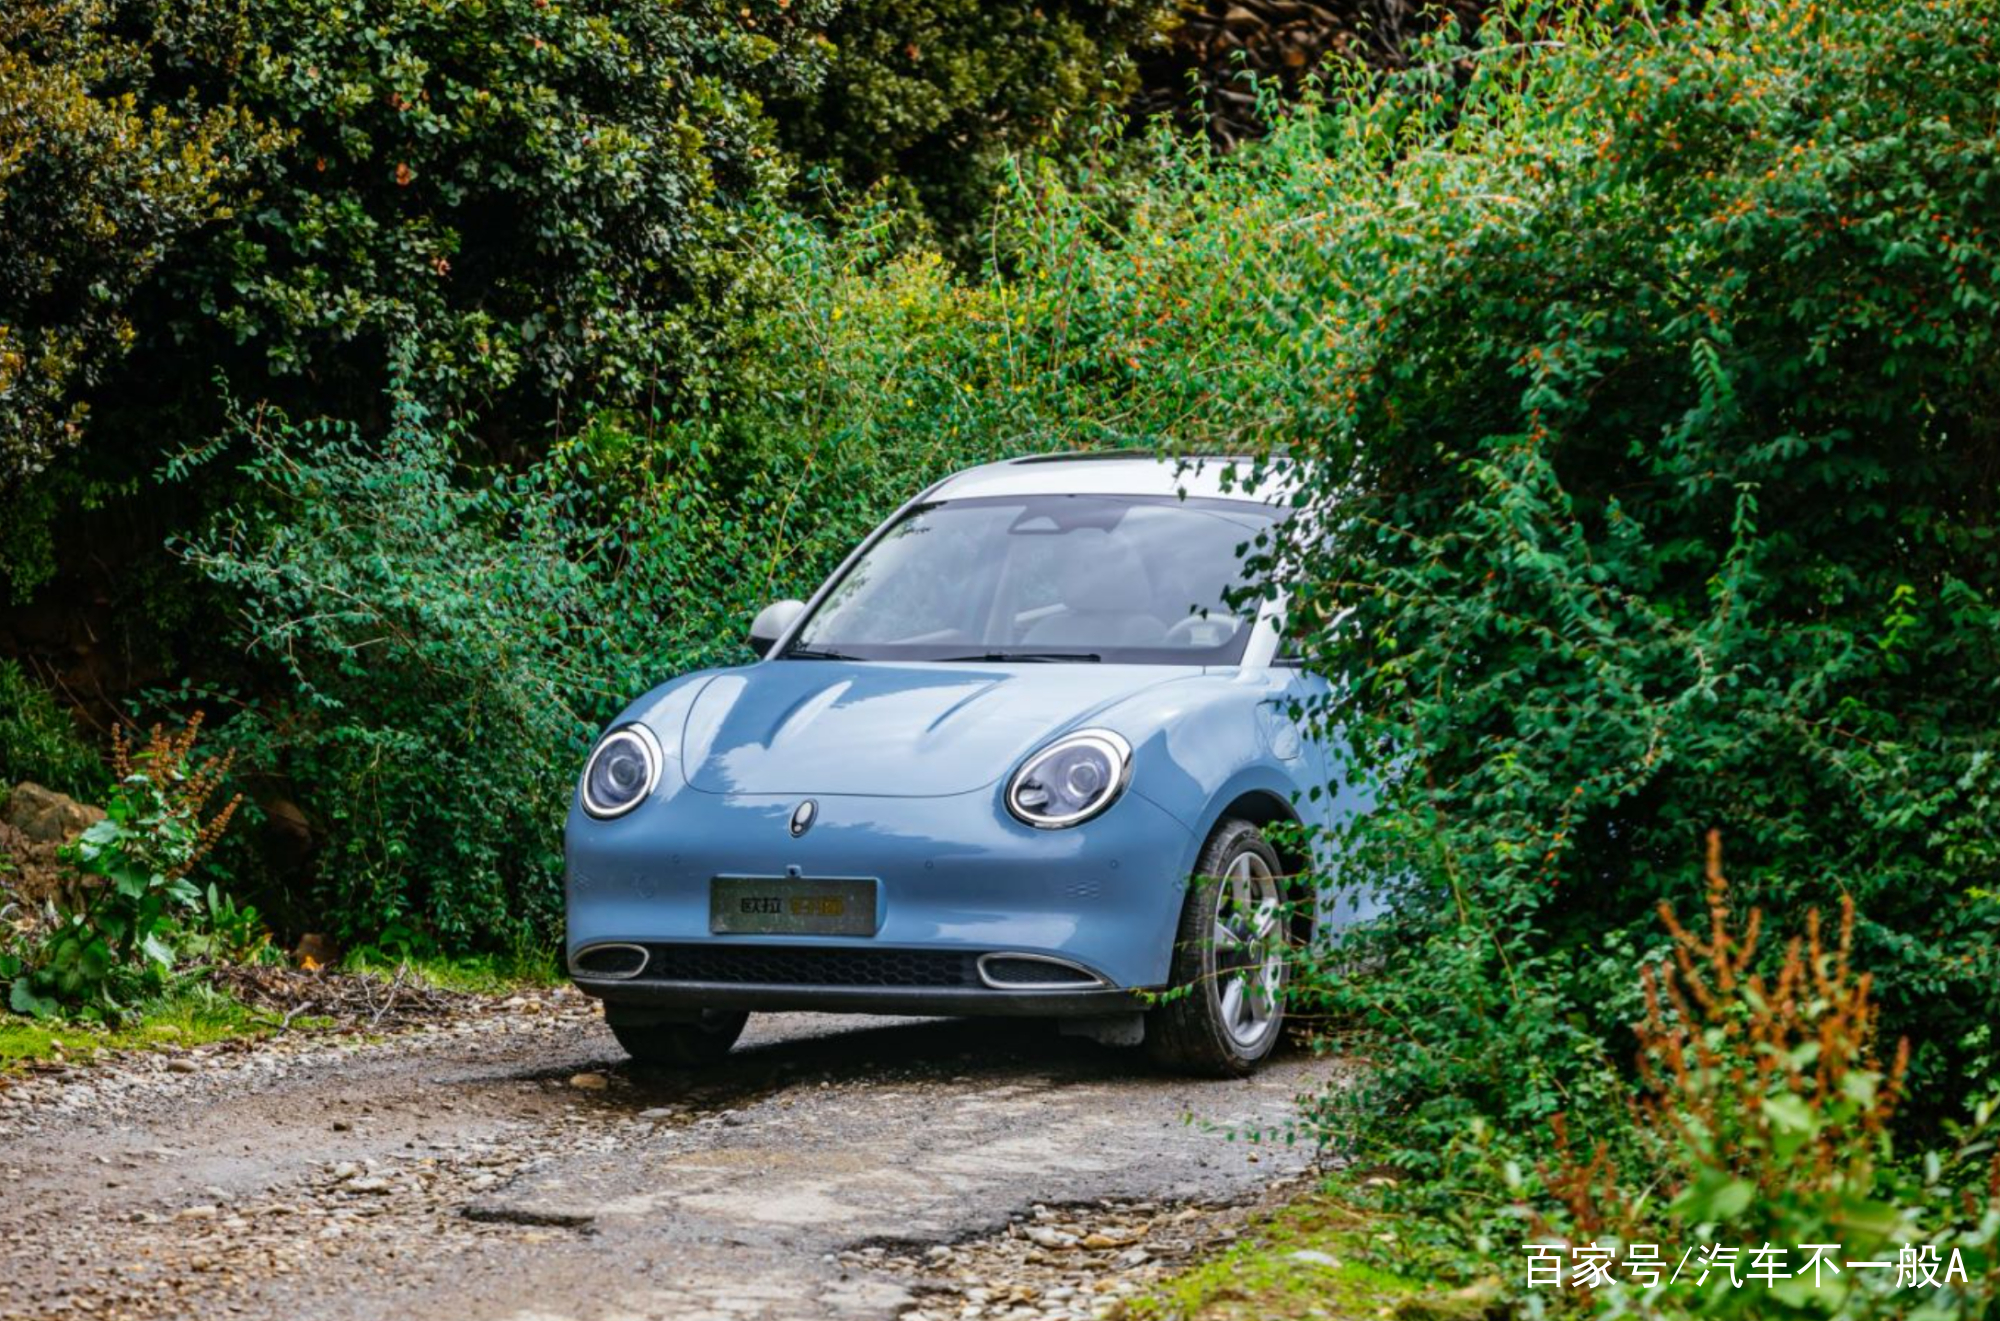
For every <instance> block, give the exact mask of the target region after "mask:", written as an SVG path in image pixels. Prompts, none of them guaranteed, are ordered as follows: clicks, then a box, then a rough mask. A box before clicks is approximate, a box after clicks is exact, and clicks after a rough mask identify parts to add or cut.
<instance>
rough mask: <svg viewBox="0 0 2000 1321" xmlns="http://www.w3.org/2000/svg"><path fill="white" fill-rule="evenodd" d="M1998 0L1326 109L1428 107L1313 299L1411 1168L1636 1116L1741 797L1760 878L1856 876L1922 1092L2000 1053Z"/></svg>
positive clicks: (1346, 716)
mask: <svg viewBox="0 0 2000 1321" xmlns="http://www.w3.org/2000/svg"><path fill="white" fill-rule="evenodd" d="M1984 13H1985V11H1984V9H1983V7H1982V6H1980V5H1978V4H1974V3H1954V2H1950V0H1938V2H1934V3H1926V4H1920V5H1894V6H1892V5H1888V4H1884V3H1876V2H1875V0H1844V2H1843V3H1838V4H1833V5H1821V6H1812V5H1808V4H1803V3H1800V4H1794V3H1789V2H1788V0H1760V2H1759V3H1753V4H1742V5H1736V6H1730V7H1727V8H1715V9H1711V10H1708V11H1707V12H1705V13H1704V14H1703V15H1702V16H1701V17H1699V18H1693V17H1686V16H1682V17H1678V18H1671V19H1669V18H1665V17H1664V16H1660V17H1659V18H1657V19H1656V20H1655V21H1654V23H1653V24H1651V25H1649V26H1645V27H1641V28H1638V29H1634V30H1630V31H1627V32H1625V33H1623V34H1622V36H1621V39H1619V40H1617V41H1615V42H1610V43H1602V42H1598V41H1594V40H1591V39H1590V36H1589V34H1588V33H1587V32H1579V33H1576V34H1574V35H1572V36H1570V37H1569V38H1568V39H1567V40H1566V41H1565V42H1564V43H1563V44H1562V45H1559V46H1554V47H1548V48H1544V49H1541V50H1538V51H1536V52H1533V53H1531V54H1528V55H1524V56H1522V57H1520V58H1519V59H1517V60H1511V61H1507V62H1504V63H1496V64H1494V65H1493V66H1492V67H1491V69H1490V70H1489V71H1488V73H1487V74H1486V75H1484V76H1482V77H1480V78H1476V79H1475V80H1473V82H1472V83H1471V84H1470V85H1469V86H1468V87H1467V88H1466V89H1465V91H1464V92H1463V93H1457V92H1443V93H1440V94H1438V95H1437V96H1436V97H1434V98H1433V99H1432V100H1430V101H1428V102H1426V101H1421V100H1414V101H1413V100H1412V99H1411V98H1410V96H1409V95H1408V94H1409V93H1410V92H1412V91H1413V90H1414V88H1413V87H1412V85H1411V83H1410V82H1409V80H1404V81H1402V82H1401V83H1399V84H1398V86H1399V88H1400V89H1401V90H1402V91H1403V93H1404V94H1405V95H1404V97H1403V100H1402V101H1401V103H1395V102H1394V100H1393V98H1388V99H1382V100H1377V101H1373V102H1370V103H1369V104H1368V105H1367V106H1366V107H1364V108H1363V109H1361V110H1356V111H1346V112H1343V113H1342V115H1341V116H1340V118H1339V119H1338V120H1337V121H1336V123H1335V125H1334V126H1333V127H1334V130H1335V137H1336V141H1346V140H1348V139H1349V138H1350V137H1351V136H1354V135H1360V134H1365V133H1369V132H1375V133H1384V134H1386V131H1387V130H1388V129H1389V128H1390V127H1391V126H1392V125H1394V126H1398V131H1399V132H1400V134H1401V144H1400V145H1399V146H1398V148H1397V154H1396V158H1395V160H1394V162H1393V168H1391V169H1390V170H1389V172H1388V173H1387V175H1386V178H1385V183H1384V185H1383V187H1382V188H1381V189H1379V190H1378V191H1377V194H1376V197H1375V198H1373V199H1351V200H1350V201H1349V203H1348V210H1349V213H1350V214H1349V215H1348V216H1346V217H1345V218H1343V219H1342V221H1341V222H1340V223H1339V230H1338V238H1337V239H1332V241H1331V246H1332V247H1333V248H1337V249H1338V250H1339V255H1336V256H1334V257H1333V258H1332V260H1330V262H1329V264H1328V269H1327V271H1326V272H1325V274H1324V276H1323V277H1322V278H1320V279H1319V280H1318V281H1316V283H1315V286H1314V288H1313V290H1312V292H1313V294H1314V295H1315V296H1314V297H1313V298H1312V301H1311V302H1310V303H1308V304H1306V305H1304V306H1302V307H1301V308H1300V309H1299V314H1300V319H1301V324H1300V331H1299V335H1300V340H1299V352H1300V353H1301V354H1302V355H1303V356H1305V357H1307V358H1308V359H1309V360H1310V361H1312V362H1313V363H1314V364H1315V365H1316V366H1317V368H1318V372H1319V375H1320V379H1321V381H1322V383H1323V384H1322V388H1321V390H1320V392H1319V397H1318V398H1317V399H1316V400H1314V401H1313V403H1312V406H1311V408H1310V409H1309V411H1307V412H1306V413H1304V414H1303V416H1302V419H1301V420H1302V421H1304V422H1306V423H1307V425H1306V426H1305V427H1303V428H1301V431H1302V434H1301V435H1300V436H1299V437H1298V438H1297V439H1298V444H1297V449H1298V451H1299V452H1301V453H1303V454H1304V455H1305V456H1306V457H1308V458H1309V459H1311V460H1313V461H1315V462H1316V463H1317V464H1318V465H1319V471H1318V474H1317V477H1316V479H1315V484H1316V499H1317V500H1318V501H1319V502H1320V503H1321V504H1322V505H1323V506H1324V507H1325V508H1326V509H1327V511H1328V512H1327V514H1326V518H1325V522H1324V526H1325V527H1326V528H1327V529H1328V530H1329V532H1330V533H1331V534H1332V535H1330V536H1329V537H1327V538H1326V539H1325V540H1323V541H1321V542H1319V543H1316V544H1314V545H1312V546H1308V547H1303V548H1301V562H1302V564H1303V566H1304V569H1303V572H1304V575H1305V577H1306V578H1307V579H1308V580H1309V587H1308V589H1307V590H1306V591H1305V592H1303V593H1302V596H1301V601H1300V606H1301V609H1302V613H1304V614H1305V615H1306V616H1307V617H1309V618H1318V619H1322V620H1335V619H1336V615H1335V612H1336V611H1341V610H1344V611H1346V612H1347V613H1345V614H1340V615H1338V616H1337V622H1334V623H1331V624H1329V625H1327V626H1325V627H1323V628H1322V629H1321V630H1320V632H1319V635H1318V636H1317V638H1316V640H1315V644H1314V646H1315V650H1316V652H1317V654H1318V655H1319V657H1320V658H1321V661H1322V663H1324V664H1326V665H1327V666H1329V667H1330V668H1332V669H1334V670H1337V671H1338V672H1340V673H1343V674H1345V675H1347V676H1348V678H1349V681H1350V682H1349V685H1348V686H1347V687H1346V688H1345V689H1344V691H1343V693H1342V695H1341V697H1340V700H1339V701H1338V702H1337V703H1336V704H1335V705H1333V706H1332V707H1331V708H1329V709H1328V710H1327V711H1326V712H1324V713H1323V714H1324V716H1325V718H1326V719H1327V720H1328V721H1329V722H1330V723H1331V724H1333V725H1335V726H1337V727H1338V728H1339V729H1340V731H1341V733H1342V736H1343V739H1344V741H1345V743H1346V746H1347V748H1348V751H1349V752H1350V753H1351V754H1352V757H1353V759H1354V760H1355V761H1356V763H1357V764H1358V765H1359V766H1361V767H1362V768H1363V769H1365V770H1367V771H1369V772H1371V773H1372V775H1373V776H1374V778H1375V779H1376V781H1377V783H1378V786H1379V790H1380V795H1381V806H1380V808H1379V810H1378V811H1377V812H1376V813H1374V814H1373V815H1372V816H1370V817H1368V818H1367V819H1365V820H1362V821H1359V822H1357V823H1356V824H1355V825H1354V827H1353V828H1352V830H1350V831H1349V832H1348V833H1347V836H1346V838H1345V839H1344V840H1343V841H1342V842H1343V844H1344V846H1345V849H1346V854H1347V857H1346V863H1347V865H1348V866H1350V867H1352V868H1353V869H1355V871H1356V872H1357V873H1358V874H1361V875H1369V876H1374V877H1377V878H1381V879H1382V880H1383V881H1385V882H1386V883H1388V884H1390V885H1391V886H1392V887H1393V888H1394V890H1395V893H1396V897H1397V900H1398V920H1397V922H1396V924H1395V929H1394V933H1393V935H1392V937H1391V938H1390V941H1389V943H1388V948H1389V950H1390V954H1389V957H1390V959H1391V969H1392V975H1391V976H1389V977H1387V978H1385V979H1384V982H1383V984H1382V985H1380V986H1378V987H1376V988H1374V989H1373V991H1372V992H1371V995H1372V997H1373V1008H1372V1009H1370V1010H1368V1012H1370V1013H1371V1014H1379V1015H1380V1017H1379V1020H1378V1021H1380V1022H1381V1023H1383V1024H1384V1025H1385V1027H1386V1025H1388V1024H1390V1023H1394V1024H1397V1025H1398V1026H1397V1027H1396V1028H1395V1030H1394V1033H1393V1035H1392V1036H1391V1037H1390V1038H1389V1044H1388V1045H1387V1047H1386V1049H1385V1052H1384V1055H1383V1057H1382V1066H1383V1067H1382V1070H1381V1072H1380V1073H1379V1074H1378V1075H1377V1080H1378V1083H1379V1084H1380V1085H1381V1086H1382V1087H1384V1088H1386V1089H1388V1090H1389V1091H1390V1092H1391V1093H1392V1094H1394V1095H1395V1096H1396V1097H1397V1100H1398V1103H1399V1107H1400V1109H1399V1115H1400V1118H1401V1121H1402V1125H1401V1131H1402V1133H1403V1135H1404V1138H1405V1139H1406V1141H1404V1142H1403V1143H1401V1144H1399V1145H1397V1146H1396V1148H1395V1152H1396V1155H1397V1158H1398V1159H1402V1160H1406V1161H1408V1162H1410V1163H1411V1164H1413V1165H1415V1166H1418V1167H1420V1168H1436V1165H1437V1161H1438V1160H1439V1159H1440V1153H1448V1152H1449V1151H1450V1149H1451V1148H1450V1144H1449V1138H1450V1136H1451V1135H1452V1134H1453V1133H1455V1132H1458V1131H1459V1129H1460V1126H1461V1124H1462V1122H1463V1119H1464V1117H1465V1116H1466V1115H1467V1114H1468V1113H1475V1112H1476V1113H1484V1114H1487V1115H1492V1116H1499V1117H1503V1118H1504V1119H1505V1120H1506V1122H1507V1124H1508V1126H1509V1127H1511V1128H1514V1129H1515V1130H1517V1131H1518V1130H1519V1128H1520V1127H1521V1126H1522V1125H1523V1124H1529V1123H1534V1122H1538V1121H1539V1120H1540V1119H1541V1118H1542V1117H1544V1116H1546V1115H1547V1114H1549V1113H1552V1112H1555V1111H1558V1110H1568V1111H1571V1112H1572V1113H1573V1114H1576V1115H1578V1116H1598V1115H1602V1114H1605V1113H1607V1112H1612V1111H1615V1109H1616V1107H1617V1105H1618V1104H1619V1102H1618V1097H1619V1094H1620V1092H1621V1091H1622V1088H1621V1085H1620V1083H1619V1080H1618V1073H1617V1066H1619V1065H1621V1064H1622V1058H1621V1057H1622V1056H1623V1055H1624V1042H1623V1041H1622V1039H1621V1028H1622V1024H1623V1023H1625V1022H1628V1021H1633V1020H1634V1019H1636V1018H1637V1017H1638V1015H1637V1014H1636V1013H1635V1012H1633V1010H1634V1009H1635V1008H1636V1006H1635V1005H1634V1004H1633V1003H1632V994H1633V992H1632V990H1631V987H1630V982H1629V976H1628V970H1629V968H1630V967H1631V965H1632V964H1633V962H1634V961H1635V960H1636V959H1638V958H1640V957H1643V956H1644V955H1645V954H1646V953H1647V952H1648V951H1649V950H1650V949H1652V948H1654V947H1655V946H1656V945H1657V940H1658V938H1657V936H1656V935H1655V934H1654V932H1653V929H1652V925H1651V915H1652V911H1653V908H1654V905H1655V904H1656V903H1657V902H1658V901H1660V900H1661V899H1663V898H1665V899H1669V900H1683V899H1685V898H1686V897H1688V896H1689V895H1690V894H1691V893H1692V887H1691V879H1692V877H1693V875H1694V869H1693V868H1691V867H1690V866H1689V865H1688V860H1689V859H1690V858H1691V857H1692V855H1693V853H1694V849H1695V842H1696V841H1697V840H1699V839H1700V838H1701V836H1702V834H1703V832H1705V831H1706V830H1708V829H1711V828H1719V829H1720V830H1721V831H1722V833H1723V835H1724V837H1725V838H1726V839H1728V840H1729V841H1730V847H1731V853H1732V857H1733V858H1734V859H1735V867H1734V870H1735V871H1736V873H1737V883H1738V886H1739V888H1740V890H1741V891H1742V892H1744V893H1745V895H1746V896H1747V898H1748V899H1749V901H1750V902H1753V903H1755V904H1756V905H1758V906H1759V907H1762V908H1764V909H1765V910H1766V911H1768V912H1772V913H1777V914H1796V913H1799V912H1802V911H1803V910H1805V909H1806V908H1809V907H1820V908H1831V907H1832V906H1834V904H1835V902H1836V901H1837V899H1838V898H1839V897H1840V896H1841V895H1851V896H1852V897H1853V898H1854V899H1855V901H1856V902H1857V903H1858V905H1859V908H1860V911H1861V912H1862V914H1863V915H1864V920H1863V922H1862V925H1861V926H1860V928H1859V930H1858V932H1857V937H1856V940H1857V957H1858V958H1859V959H1860V960H1861V961H1862V962H1864V963H1865V964H1866V966H1868V967H1870V968H1872V969H1873V970H1874V972H1875V975H1876V986H1877V989H1878V992H1879V995H1880V999H1881V1004H1882V1009H1883V1027H1884V1031H1885V1032H1887V1033H1889V1034H1890V1035H1892V1036H1903V1035H1907V1036H1909V1037H1910V1039H1911V1041H1912V1043H1913V1045H1914V1047H1915V1054H1914V1057H1913V1059H1912V1062H1911V1076H1912V1079H1913V1081H1914V1083H1915V1087H1914V1089H1913V1097H1914V1098H1915V1105H1914V1106H1913V1109H1912V1112H1911V1113H1910V1115H1909V1116H1908V1119H1909V1120H1910V1121H1912V1122H1919V1123H1920V1122H1924V1121H1926V1120H1930V1121H1935V1120H1937V1119H1939V1118H1941V1117H1943V1116H1945V1115H1950V1114H1952V1113H1955V1112H1957V1111H1958V1109H1959V1108H1960V1107H1961V1106H1962V1105H1963V1103H1964V1102H1965V1100H1966V1099H1967V1098H1968V1097H1969V1096H1977V1095H1979V1094H1980V1092H1981V1091H1983V1089H1984V1088H1985V1087H1986V1086H1988V1085H1990V1084H1991V1083H1992V1082H1993V1081H1994V1080H1995V1078H1996V1070H1995V1056H1994V1051H1993V1042H1992V1039H1991V1032H1992V1024H1993V1023H1994V1022H1995V1021H1996V1020H2000V948H1996V945H1997V944H2000V905H1996V904H1995V902H1994V901H1993V899H1992V897H1991V895H1992V892H1993V889H1994V885H1993V882H1994V879H1995V877H1996V867H2000V853H1997V852H1996V849H1995V845H1996V840H2000V836H1996V833H1995V832H1996V825H1995V821H1994V819H1993V818H1992V817H1991V815H1990V814H1989V813H1988V812H1987V811H1986V810H1985V806H1986V804H1987V803H1988V802H1990V799H1991V796H1992V792H1993V786H1994V776H1995V774H1996V767H2000V763H1997V762H1996V761H1995V757H1994V754H1995V752H1996V750H2000V749H1996V739H2000V735H1996V733H1995V731H1996V728H2000V723H1997V722H1996V717H2000V689H1996V688H1995V686H1994V684H1993V682H1992V676H1993V674H1994V673H1995V672H1996V670H1995V660H1996V653H1995V651H1994V649H1993V641H1994V639H1995V638H1996V637H2000V538H1996V535H1995V532H1996V529H1995V493H1996V487H1995V485H1994V483H1993V481H1992V480H1990V478H1989V477H1988V476H1985V475H1986V474H1991V473H1993V472H1995V471H2000V431H1996V429H1995V427H1994V425H1993V423H1992V419H1993V417H1994V416H1995V415H1996V407H2000V395H1996V387H1995V382H1996V381H2000V375H1996V369H2000V340H1996V335H1995V319H1994V315H1993V313H1994V308H1995V305H1996V304H1995V299H1996V297H2000V250H1996V248H1995V246H1994V245H1993V243H1992V241H1991V239H1990V238H1989V237H1988V236H1987V233H1986V225H1987V224H1988V222H1989V220H1990V217H1991V216H1992V215H1993V214H1995V205H1996V203H2000V174H1995V173H1994V172H1992V171H1988V170H1985V169H1983V168H1973V167H1970V166H1969V162H1972V161H1983V160H1986V159H1987V158H1988V157H1989V155H1990V154H1991V152H1992V151H1993V149H1994V147H1995V146H1996V142H1995V138H1994V130H1993V127H1992V122H1991V116H1990V114H1989V113H1988V110H1987V109H1986V107H1989V106H1990V99H1991V88H1992V84H1993V78H1994V74H1995V72H1996V70H2000V54H1997V53H1996V51H1995V48H1994V45H1993V42H1994V34H1993V30H1992V28H1991V25H1990V24H1988V23H1987V22H1986V21H1985V20H1984V17H1983V14H1984ZM1412 113H1418V114H1421V115H1423V116H1426V117H1428V118H1429V122H1430V123H1431V124H1434V125H1437V126H1436V127H1426V126H1425V124H1424V122H1423V121H1422V120H1419V121H1418V122H1416V123H1412V121H1411V120H1410V118H1409V116H1410V115H1411V114H1412ZM1308 311H1310V315H1308V314H1307V313H1308ZM1974 474H1980V476H1974ZM1387 749H1393V750H1394V751H1393V753H1389V754H1388V755H1385V750H1387ZM1378 1099H1379V1098H1378Z"/></svg>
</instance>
